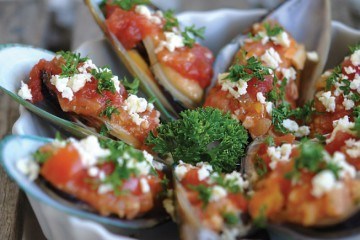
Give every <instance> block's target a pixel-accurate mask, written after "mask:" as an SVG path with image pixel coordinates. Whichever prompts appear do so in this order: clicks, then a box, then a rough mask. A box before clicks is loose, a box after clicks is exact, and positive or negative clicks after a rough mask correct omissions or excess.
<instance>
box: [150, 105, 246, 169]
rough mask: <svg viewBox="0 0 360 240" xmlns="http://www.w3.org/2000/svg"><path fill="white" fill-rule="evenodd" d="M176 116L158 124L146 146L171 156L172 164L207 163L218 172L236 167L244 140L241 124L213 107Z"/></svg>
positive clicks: (244, 144)
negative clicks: (174, 118) (174, 119)
mask: <svg viewBox="0 0 360 240" xmlns="http://www.w3.org/2000/svg"><path fill="white" fill-rule="evenodd" d="M180 117H181V118H180V119H179V120H176V121H172V122H168V123H166V124H162V125H160V127H159V128H158V129H157V135H156V136H155V135H154V134H153V133H150V135H149V136H148V138H147V140H146V143H147V144H148V145H150V146H153V151H155V152H157V153H159V154H161V155H166V154H171V155H172V157H173V159H174V161H175V162H176V163H177V162H179V161H180V160H182V161H184V162H186V163H190V164H193V165H195V164H196V163H198V162H208V163H210V164H211V165H212V166H213V167H214V169H215V170H216V171H221V172H231V171H233V170H234V169H235V168H236V165H237V164H238V163H239V160H240V158H241V157H242V156H243V155H244V153H245V152H244V150H245V147H246V145H247V141H248V133H247V131H246V130H245V128H244V127H243V126H242V125H241V124H239V123H238V122H237V121H236V120H234V119H232V118H231V116H230V115H229V114H223V113H222V112H221V111H220V110H218V109H214V108H198V109H196V110H186V111H183V112H182V113H180Z"/></svg>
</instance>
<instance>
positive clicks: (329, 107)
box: [316, 91, 336, 112]
mask: <svg viewBox="0 0 360 240" xmlns="http://www.w3.org/2000/svg"><path fill="white" fill-rule="evenodd" d="M316 96H317V98H318V99H319V101H320V102H321V103H322V104H323V105H324V107H325V108H326V111H327V112H335V107H336V103H335V97H334V96H331V91H327V92H323V91H321V92H319V93H317V94H316Z"/></svg>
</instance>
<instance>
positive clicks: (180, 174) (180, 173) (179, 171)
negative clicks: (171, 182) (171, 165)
mask: <svg viewBox="0 0 360 240" xmlns="http://www.w3.org/2000/svg"><path fill="white" fill-rule="evenodd" d="M188 171H189V167H188V166H187V165H184V164H183V163H182V161H180V162H179V165H177V166H176V167H175V176H176V177H177V179H179V181H181V180H182V179H183V178H184V177H185V175H186V173H187V172H188Z"/></svg>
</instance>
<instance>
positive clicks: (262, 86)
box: [247, 76, 273, 100]
mask: <svg viewBox="0 0 360 240" xmlns="http://www.w3.org/2000/svg"><path fill="white" fill-rule="evenodd" d="M272 88H273V78H272V77H271V76H265V78H264V81H261V80H259V79H256V78H252V79H251V80H250V81H248V87H247V92H248V94H249V95H250V96H251V98H252V99H254V100H257V98H256V95H257V93H258V92H261V93H263V95H264V96H266V93H268V92H270V91H271V89H272Z"/></svg>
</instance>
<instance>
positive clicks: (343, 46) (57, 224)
mask: <svg viewBox="0 0 360 240" xmlns="http://www.w3.org/2000/svg"><path fill="white" fill-rule="evenodd" d="M224 11H228V12H229V13H231V14H229V15H227V16H229V17H228V18H227V19H226V20H224V19H223V18H222V16H223V14H224ZM262 13H264V12H262V11H257V10H256V11H246V12H244V11H234V10H219V11H212V12H208V13H187V14H183V15H182V16H181V19H187V20H189V19H194V20H193V21H196V20H195V19H198V18H199V17H201V16H204V15H206V18H204V20H203V21H204V22H207V25H209V26H211V25H212V24H213V25H215V27H214V28H215V29H216V28H217V25H216V24H219V25H220V26H221V25H222V26H224V25H226V26H227V28H226V29H224V28H223V29H222V32H224V34H223V36H226V37H228V39H224V42H223V43H222V42H221V41H220V42H219V43H218V45H216V43H214V46H213V47H214V49H220V48H221V46H224V45H225V43H226V42H229V41H230V40H231V39H232V38H233V37H234V36H235V35H237V33H238V32H240V31H241V30H244V29H245V28H246V27H248V26H249V25H250V23H252V22H253V21H254V20H256V19H258V17H259V16H260V15H261V14H262ZM230 16H231V17H230ZM249 19H251V20H249ZM205 20H206V21H205ZM242 20H243V21H242ZM189 22H191V20H189ZM215 23H216V24H215ZM239 23H240V24H239ZM246 23H247V24H246ZM240 25H243V26H240ZM234 29H236V31H235V32H234ZM211 32H213V31H211ZM332 33H333V34H332V46H331V51H330V54H329V55H330V56H333V58H334V59H341V58H343V56H345V55H346V52H347V46H348V45H349V44H354V43H356V42H357V41H358V39H359V38H360V32H359V31H355V30H353V29H350V28H348V27H346V26H344V25H342V24H339V23H336V22H335V23H333V24H332ZM213 34H214V35H215V34H216V32H215V31H214V32H213ZM214 35H213V36H214ZM207 39H209V40H210V39H213V41H214V40H215V39H216V38H215V37H213V38H212V37H211V36H208V37H207ZM340 39H342V40H341V41H340ZM95 46H97V47H99V46H102V47H100V48H103V50H106V49H107V44H106V43H105V42H104V41H97V42H92V43H91V44H87V45H86V48H87V51H89V49H91V48H92V47H95ZM209 46H210V45H209ZM335 46H336V47H335ZM79 51H80V52H82V51H84V49H82V48H80V50H79ZM332 51H333V52H332ZM85 52H86V50H85ZM89 55H90V56H91V57H92V58H93V59H94V60H95V61H96V56H94V55H91V54H90V53H89ZM110 61H111V60H109V63H110ZM329 61H330V60H329ZM329 61H328V62H329ZM336 61H337V60H336ZM336 61H335V62H336ZM328 64H329V65H328V66H331V64H332V62H330V63H328ZM332 65H334V64H332ZM29 67H31V65H30V66H29ZM18 83H19V82H18ZM25 124H26V125H25ZM45 127H47V124H43V121H41V120H39V119H36V118H33V115H31V114H29V113H28V112H27V111H26V110H25V111H22V114H21V116H20V118H19V120H18V121H17V123H16V124H15V125H14V128H13V133H21V134H27V133H31V134H36V135H41V136H44V135H45V136H46V134H48V133H49V132H48V130H47V129H46V128H45ZM24 152H25V151H24ZM21 154H23V153H21ZM10 167H11V165H10ZM19 181H24V179H21V178H20V179H19ZM23 183H24V182H23ZM20 186H26V185H24V184H21V183H20ZM28 197H29V199H30V202H31V204H32V206H33V208H34V209H35V212H36V215H37V217H38V219H39V222H40V224H41V226H42V229H43V231H44V233H45V235H46V237H47V238H49V239H65V238H66V239H80V238H85V237H86V239H99V238H100V239H116V236H115V235H113V234H111V233H110V232H109V231H107V230H106V229H105V228H104V226H103V225H101V224H98V223H96V222H95V221H96V219H92V218H89V217H88V216H79V215H78V216H77V217H81V218H86V219H89V220H90V221H88V222H86V221H85V222H83V221H82V220H79V219H78V218H77V217H76V218H74V217H70V216H69V215H68V214H69V213H70V212H66V211H64V210H63V209H60V210H59V209H57V208H56V207H55V208H54V206H51V205H49V204H47V203H44V202H39V201H36V198H34V197H33V196H32V195H31V194H28ZM70 214H71V213H70ZM64 216H66V217H65V218H64ZM56 219H57V220H56ZM94 220H95V221H94ZM61 221H62V222H61ZM79 229H81V232H86V233H83V235H82V234H81V233H79ZM269 230H270V233H271V235H272V237H273V238H274V239H279V238H283V239H289V238H293V239H298V238H302V239H304V238H305V239H306V238H307V239H314V238H315V239H321V238H322V239H328V238H329V236H328V235H322V234H321V232H320V234H319V231H317V230H316V229H314V231H315V232H316V234H314V233H311V231H312V229H311V231H310V233H309V234H304V232H303V231H301V230H299V231H298V230H297V229H295V228H291V229H283V228H270V229H269ZM355 230H356V232H359V230H358V229H355ZM112 232H116V233H117V234H120V235H127V233H128V232H122V231H121V230H119V229H112ZM171 233H172V235H170V234H171ZM174 233H175V234H176V230H175V228H174V226H173V225H170V226H169V225H163V226H162V227H161V228H155V229H153V231H152V233H143V234H144V235H142V236H140V235H138V236H136V237H144V236H145V234H146V238H149V239H150V238H151V237H152V238H157V239H160V237H161V236H162V237H164V236H166V239H169V238H171V237H172V236H174ZM140 234H141V233H140ZM152 234H153V235H152ZM174 237H175V236H174ZM333 237H335V238H342V239H345V238H346V239H356V238H357V237H358V236H356V235H354V229H351V230H348V231H345V230H344V231H343V232H342V233H341V235H333ZM119 238H120V239H121V238H122V237H120V236H119Z"/></svg>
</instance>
